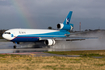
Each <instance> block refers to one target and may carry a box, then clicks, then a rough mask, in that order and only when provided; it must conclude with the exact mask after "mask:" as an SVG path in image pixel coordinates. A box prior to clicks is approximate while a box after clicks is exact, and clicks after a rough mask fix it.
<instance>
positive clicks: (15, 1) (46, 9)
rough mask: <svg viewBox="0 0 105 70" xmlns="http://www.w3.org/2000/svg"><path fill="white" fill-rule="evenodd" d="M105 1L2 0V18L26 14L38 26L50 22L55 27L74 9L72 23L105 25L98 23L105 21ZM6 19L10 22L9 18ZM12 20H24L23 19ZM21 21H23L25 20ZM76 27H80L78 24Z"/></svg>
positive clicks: (0, 4) (0, 13)
mask: <svg viewBox="0 0 105 70" xmlns="http://www.w3.org/2000/svg"><path fill="white" fill-rule="evenodd" d="M104 3H105V0H0V10H1V11H0V18H2V20H4V19H14V18H21V16H22V15H24V18H26V19H29V20H31V21H32V23H30V24H34V22H36V21H37V23H35V25H36V24H37V26H38V27H37V28H43V27H45V28H47V27H48V26H47V25H48V24H49V22H50V24H51V25H52V26H54V27H55V25H56V24H57V23H59V22H63V21H64V19H65V17H66V15H67V14H68V12H69V11H70V10H72V11H73V16H72V19H71V22H72V23H74V24H76V25H77V24H79V22H80V21H83V22H81V23H83V24H84V25H83V27H86V26H88V27H89V26H91V24H96V26H97V27H99V26H100V27H101V26H102V27H103V26H105V24H100V25H98V24H99V23H105V21H104V19H105V14H104V12H105V9H104V8H105V4H104ZM8 17H9V18H8ZM95 19H97V20H95ZM84 20H85V21H84ZM6 21H7V22H8V21H9V20H6ZM12 21H13V22H15V21H22V19H17V20H15V21H14V20H12ZM87 21H88V22H87ZM99 21H100V22H99ZM93 22H94V23H93ZM5 23H6V22H5ZM17 23H18V22H16V24H17ZM19 23H23V21H22V22H19ZM42 23H43V24H42ZM87 23H88V24H87ZM3 24H4V22H3V23H1V25H3ZM12 24H13V23H12V22H11V24H10V25H11V26H12V27H15V26H14V25H12ZM23 24H25V23H23ZM12 27H11V28H12ZM20 27H21V25H20ZM88 27H87V28H88ZM1 28H2V27H1ZM6 28H8V27H6ZM33 28H34V26H33ZM35 28H36V27H35ZM75 28H78V27H77V26H76V27H75ZM93 28H94V27H93ZM84 29H85V28H84Z"/></svg>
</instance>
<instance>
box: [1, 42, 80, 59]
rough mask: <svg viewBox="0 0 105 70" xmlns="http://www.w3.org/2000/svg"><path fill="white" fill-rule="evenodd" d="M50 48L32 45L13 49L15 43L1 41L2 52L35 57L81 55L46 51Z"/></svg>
mask: <svg viewBox="0 0 105 70" xmlns="http://www.w3.org/2000/svg"><path fill="white" fill-rule="evenodd" d="M48 49H49V48H32V47H28V48H26V47H23V48H21V47H19V46H18V48H17V49H13V43H11V42H0V54H19V55H34V56H35V57H40V56H42V57H45V56H60V57H79V55H57V54H50V53H45V52H46V51H48Z"/></svg>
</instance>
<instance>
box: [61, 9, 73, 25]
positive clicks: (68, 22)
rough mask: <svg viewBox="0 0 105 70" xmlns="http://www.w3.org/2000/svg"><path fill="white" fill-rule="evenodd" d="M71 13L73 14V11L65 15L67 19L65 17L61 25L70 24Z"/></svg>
mask: <svg viewBox="0 0 105 70" xmlns="http://www.w3.org/2000/svg"><path fill="white" fill-rule="evenodd" d="M72 12H73V11H70V12H69V14H68V15H67V17H66V19H65V21H64V22H63V24H70V20H71V16H72Z"/></svg>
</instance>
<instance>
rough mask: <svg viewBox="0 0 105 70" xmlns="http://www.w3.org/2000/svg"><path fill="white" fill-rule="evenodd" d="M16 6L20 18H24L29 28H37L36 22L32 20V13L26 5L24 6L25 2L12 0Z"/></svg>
mask: <svg viewBox="0 0 105 70" xmlns="http://www.w3.org/2000/svg"><path fill="white" fill-rule="evenodd" d="M11 1H12V3H13V5H14V7H15V8H16V11H17V12H18V13H19V14H20V15H19V16H20V18H21V19H22V20H23V22H24V23H23V24H24V25H25V26H26V27H28V28H35V22H34V21H33V20H31V18H29V17H30V15H31V14H30V13H29V11H28V10H27V8H26V7H25V6H23V3H22V1H21V0H11Z"/></svg>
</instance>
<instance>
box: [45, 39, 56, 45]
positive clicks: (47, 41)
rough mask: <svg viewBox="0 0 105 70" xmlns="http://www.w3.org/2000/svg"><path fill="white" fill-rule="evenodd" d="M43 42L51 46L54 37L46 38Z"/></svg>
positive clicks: (53, 42) (53, 43)
mask: <svg viewBox="0 0 105 70" xmlns="http://www.w3.org/2000/svg"><path fill="white" fill-rule="evenodd" d="M44 44H46V45H49V46H52V45H55V40H54V39H47V40H45V41H44Z"/></svg>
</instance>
